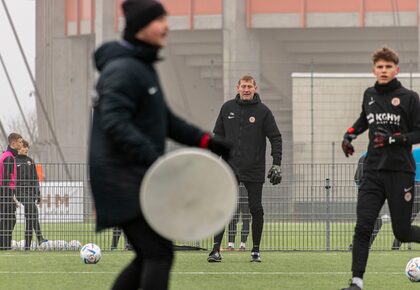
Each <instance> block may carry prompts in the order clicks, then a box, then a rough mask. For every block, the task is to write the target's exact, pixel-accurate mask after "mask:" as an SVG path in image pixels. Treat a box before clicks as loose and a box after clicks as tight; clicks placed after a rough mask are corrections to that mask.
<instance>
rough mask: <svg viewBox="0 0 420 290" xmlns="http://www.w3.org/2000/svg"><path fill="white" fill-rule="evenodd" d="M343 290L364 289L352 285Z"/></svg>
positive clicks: (342, 289)
mask: <svg viewBox="0 0 420 290" xmlns="http://www.w3.org/2000/svg"><path fill="white" fill-rule="evenodd" d="M341 290H362V289H361V288H360V287H359V286H357V285H356V284H353V283H350V285H349V287H346V288H341Z"/></svg>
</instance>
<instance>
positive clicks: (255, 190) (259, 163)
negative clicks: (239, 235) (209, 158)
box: [207, 76, 282, 262]
mask: <svg viewBox="0 0 420 290" xmlns="http://www.w3.org/2000/svg"><path fill="white" fill-rule="evenodd" d="M237 91H238V94H237V95H236V97H235V99H232V100H229V101H227V102H226V103H224V104H223V106H222V108H221V109H220V113H219V116H218V117H217V120H216V124H215V126H214V130H213V132H214V134H215V135H216V136H222V137H224V138H226V139H227V140H229V141H231V142H232V143H233V144H234V149H233V152H232V154H231V158H230V159H229V160H228V163H229V164H230V166H231V167H232V168H233V170H234V172H235V174H236V176H237V178H238V180H239V182H242V183H243V184H244V185H245V188H246V190H247V192H248V203H249V210H250V212H251V216H252V242H253V246H252V250H251V262H261V256H260V241H261V235H262V230H263V225H264V209H263V206H262V203H261V199H262V189H263V184H264V181H265V152H266V145H267V138H268V139H269V140H270V143H271V155H272V157H273V165H272V166H271V169H270V171H269V173H268V178H269V179H270V182H271V183H272V184H273V185H275V184H278V183H280V182H281V167H280V166H281V158H282V137H281V134H280V131H279V129H278V127H277V124H276V121H275V119H274V116H273V113H272V112H271V111H270V109H269V108H268V107H267V106H266V105H264V104H263V103H262V102H261V99H260V96H259V95H258V93H256V91H257V85H256V82H255V80H254V78H253V77H251V76H243V77H242V78H241V79H240V80H239V81H238V85H237ZM222 239H223V232H221V233H220V234H218V235H216V236H215V237H214V246H213V250H212V251H211V252H210V254H209V256H208V258H207V261H209V262H220V261H221V260H222V257H221V255H220V244H221V242H222Z"/></svg>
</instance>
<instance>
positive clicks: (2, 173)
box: [0, 133, 22, 250]
mask: <svg viewBox="0 0 420 290" xmlns="http://www.w3.org/2000/svg"><path fill="white" fill-rule="evenodd" d="M7 140H8V143H9V145H8V146H7V150H6V151H4V152H3V153H2V154H1V155H0V250H10V249H11V244H12V233H13V229H14V227H15V225H16V203H15V201H14V197H15V195H16V155H17V154H18V150H19V149H20V148H21V147H22V136H21V135H19V134H17V133H11V134H10V135H9V136H8V138H7Z"/></svg>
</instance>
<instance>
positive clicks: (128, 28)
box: [89, 0, 230, 290]
mask: <svg viewBox="0 0 420 290" xmlns="http://www.w3.org/2000/svg"><path fill="white" fill-rule="evenodd" d="M122 8H123V12H124V16H125V21H126V22H125V29H124V32H123V38H122V39H121V40H120V41H113V42H109V43H105V44H103V45H102V46H101V47H99V48H98V49H97V51H96V52H95V64H96V68H97V69H98V71H99V72H100V77H99V79H98V82H97V85H96V90H97V94H98V98H97V99H96V101H95V104H94V113H93V125H92V131H91V138H90V149H89V163H90V182H91V188H92V193H93V197H94V201H95V207H96V214H97V216H96V217H97V220H96V224H97V230H98V231H100V230H103V229H105V228H111V227H115V226H119V227H121V228H122V229H123V231H124V233H125V234H126V235H127V237H128V239H129V240H130V242H131V243H132V245H133V248H134V251H135V252H136V254H137V255H136V257H135V258H134V260H133V261H132V262H131V263H130V264H129V265H128V266H127V267H126V268H125V269H124V270H123V271H122V272H121V273H120V275H119V276H118V278H117V279H116V281H115V283H114V285H113V288H112V289H125V290H127V289H139V288H141V289H144V290H161V289H168V281H169V272H170V269H171V266H172V261H173V245H172V242H171V241H169V240H167V239H165V238H163V237H162V236H160V235H159V234H157V233H156V232H155V231H154V230H153V229H152V228H151V227H150V226H149V224H148V223H147V222H146V221H145V219H144V216H143V214H142V212H141V209H140V204H139V189H140V184H141V182H142V179H143V177H144V175H145V173H146V171H147V169H148V168H149V167H150V166H151V165H152V163H153V162H154V161H155V160H156V159H157V158H159V157H160V156H162V155H163V154H164V151H165V139H166V138H170V139H172V140H174V141H176V142H178V143H181V144H185V145H188V146H196V147H201V148H207V149H209V150H211V151H212V152H214V153H215V154H217V155H219V156H227V155H229V151H230V144H229V143H228V142H226V141H224V140H223V139H221V138H217V137H213V136H212V135H210V134H209V133H206V132H203V131H201V130H200V129H198V128H197V127H195V126H193V125H191V124H188V123H187V122H185V121H184V120H182V119H181V118H180V117H178V116H177V115H175V114H174V113H173V112H172V111H171V109H170V108H169V107H168V105H167V104H166V101H165V99H164V94H163V91H162V89H161V86H160V83H159V79H158V75H157V72H156V70H155V68H154V64H155V62H156V61H157V60H158V59H159V58H158V52H159V50H160V49H161V48H163V47H164V46H165V45H166V36H167V33H168V21H167V17H166V11H165V8H164V7H163V5H162V4H161V3H160V2H159V1H155V0H126V1H124V2H123V4H122ZM174 190H176V189H174Z"/></svg>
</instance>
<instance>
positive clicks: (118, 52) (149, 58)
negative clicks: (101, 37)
mask: <svg viewBox="0 0 420 290" xmlns="http://www.w3.org/2000/svg"><path fill="white" fill-rule="evenodd" d="M158 52H159V49H158V48H156V47H154V46H150V45H147V44H141V43H139V44H136V45H133V44H131V43H130V42H127V41H125V40H121V41H111V42H107V43H104V44H103V45H101V46H100V47H99V48H98V49H97V50H96V51H95V53H94V62H95V67H96V69H97V70H98V71H102V69H103V68H104V67H105V65H106V64H108V63H109V62H111V61H113V60H115V59H118V58H125V57H132V58H137V59H141V60H142V61H145V62H149V63H153V62H155V61H157V60H159V57H158Z"/></svg>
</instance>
